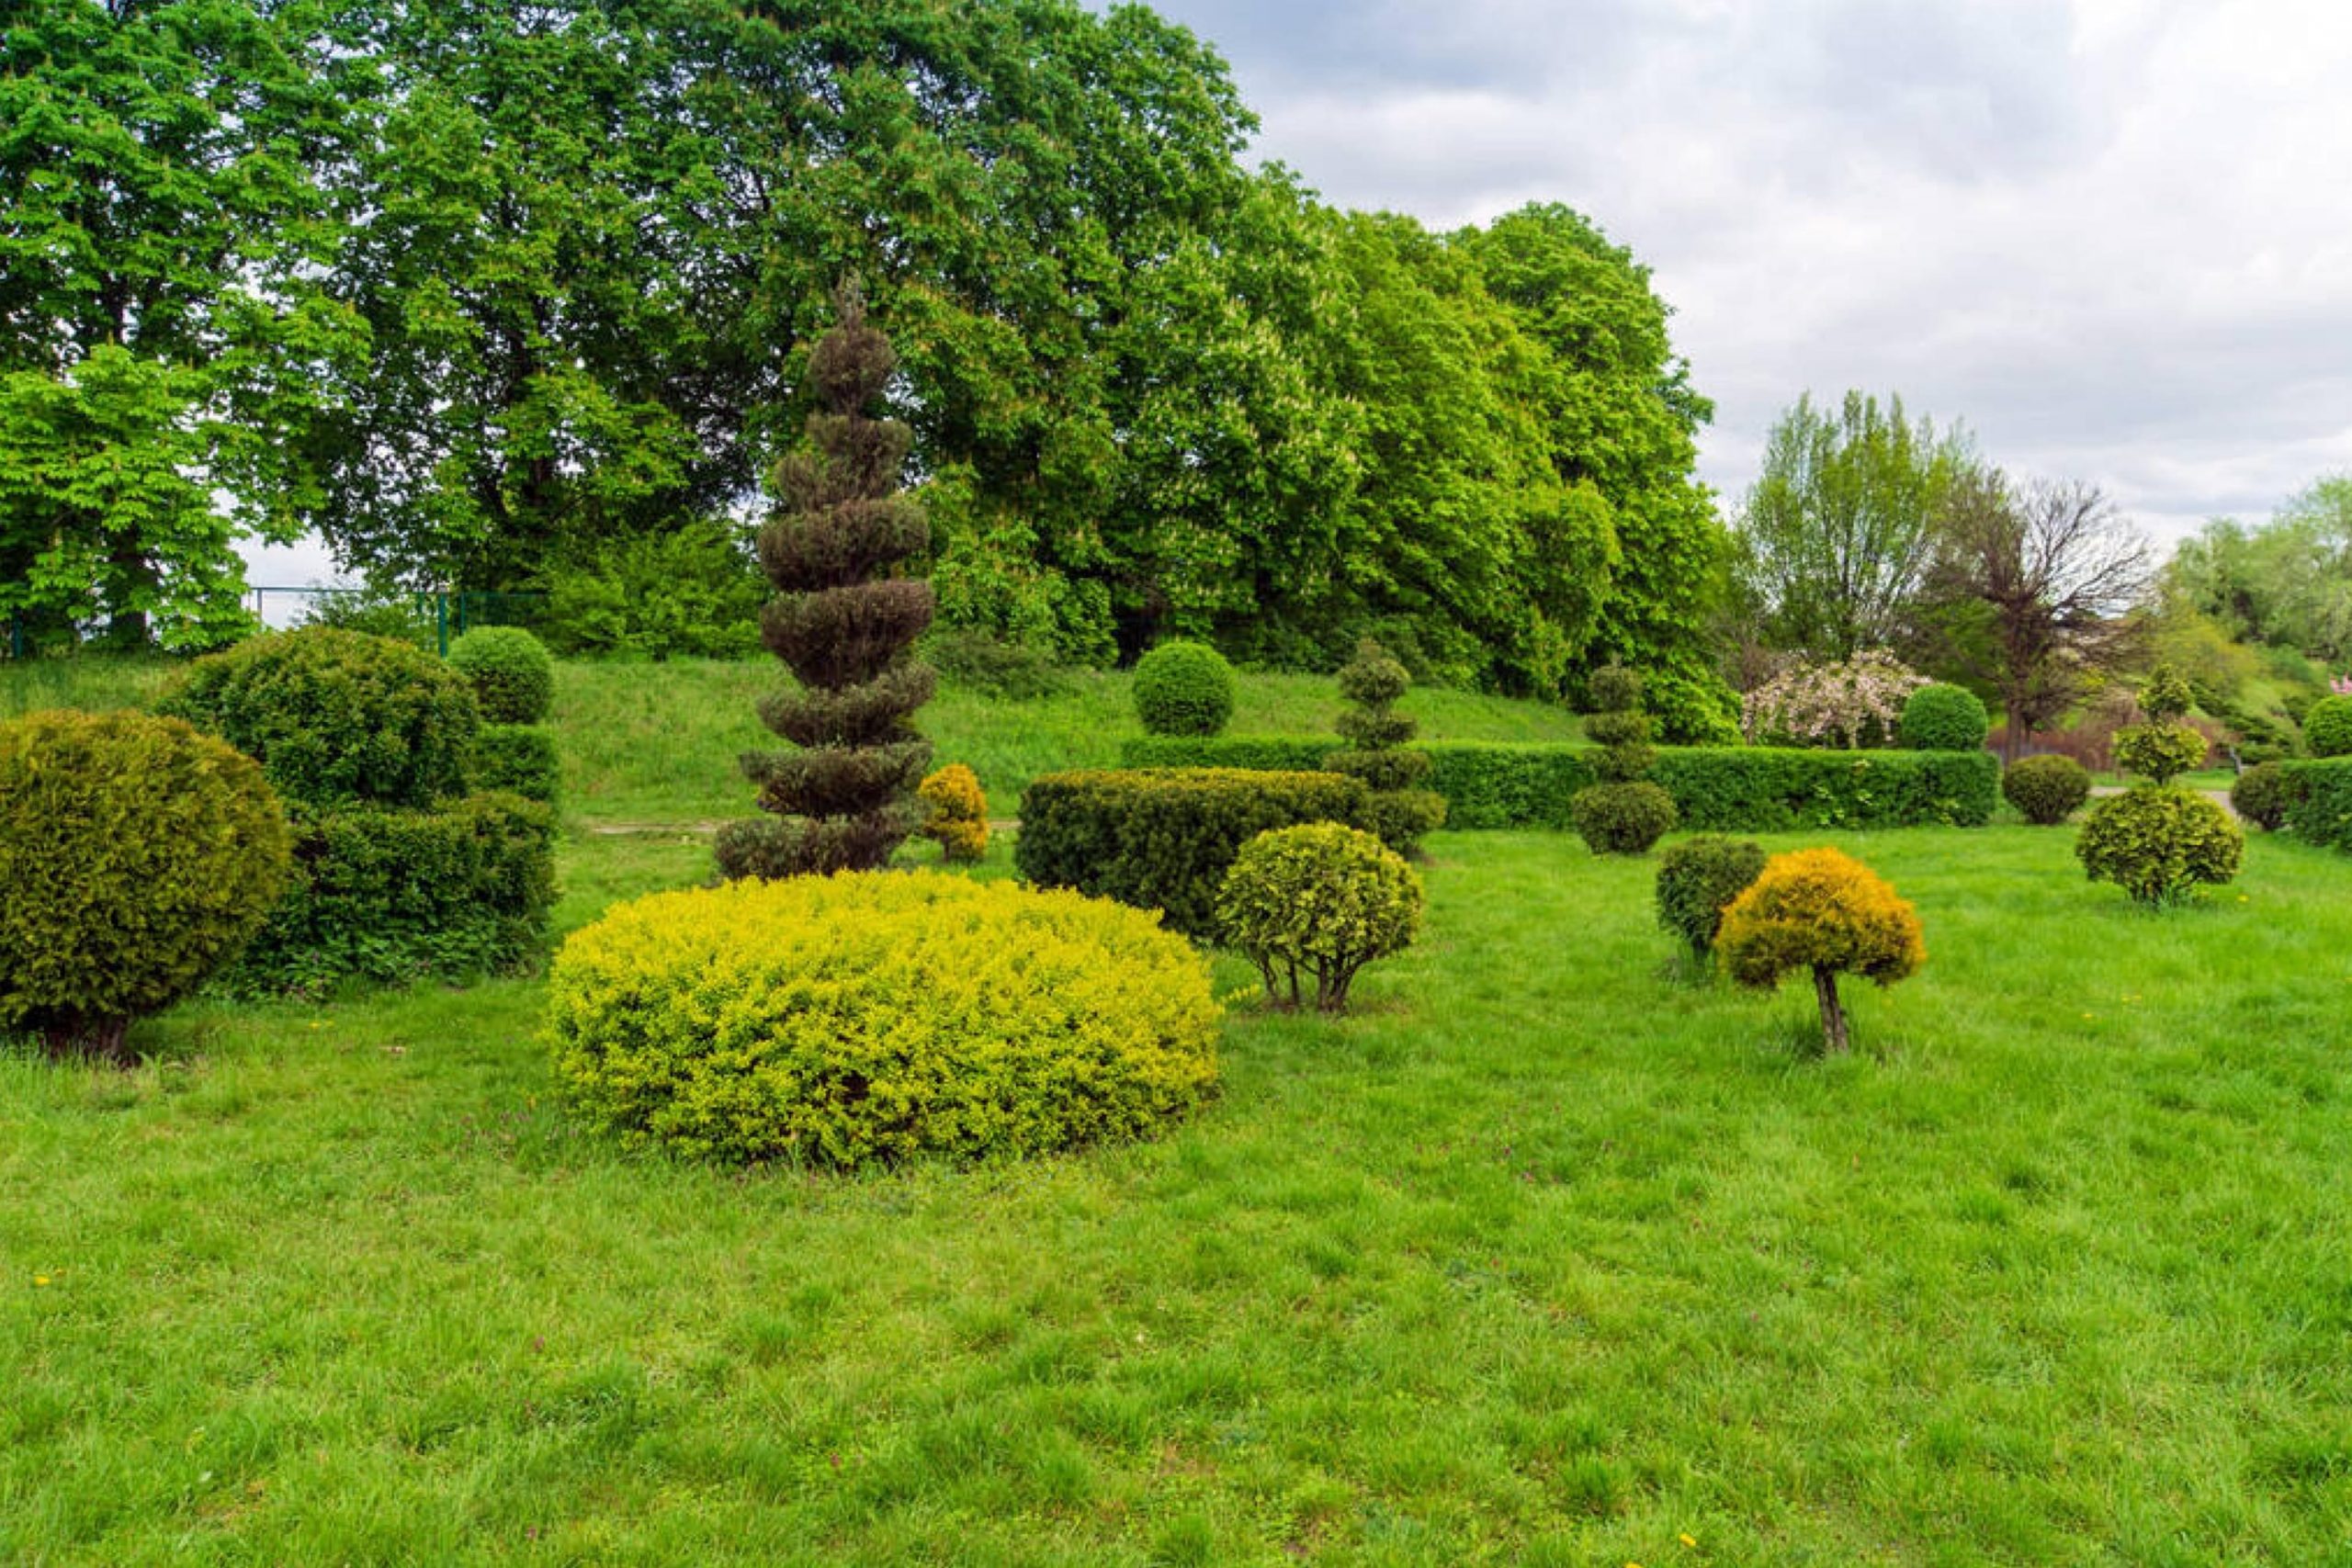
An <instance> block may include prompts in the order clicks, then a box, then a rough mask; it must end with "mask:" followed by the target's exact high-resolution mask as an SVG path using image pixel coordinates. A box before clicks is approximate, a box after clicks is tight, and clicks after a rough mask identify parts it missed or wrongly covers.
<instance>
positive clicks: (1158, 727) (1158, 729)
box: [1133, 642, 1234, 735]
mask: <svg viewBox="0 0 2352 1568" xmlns="http://www.w3.org/2000/svg"><path fill="white" fill-rule="evenodd" d="M1233 687H1234V682H1233V666H1232V665H1230V664H1227V662H1226V661H1225V655H1224V654H1222V653H1219V652H1218V651H1217V650H1216V649H1214V648H1211V647H1209V646H1208V644H1206V643H1203V642H1163V643H1161V644H1160V645H1159V647H1158V648H1155V649H1152V650H1151V651H1150V652H1149V653H1147V654H1145V655H1144V656H1143V658H1141V659H1140V660H1136V673H1135V682H1134V686H1133V690H1134V693H1135V702H1136V717H1137V718H1139V719H1141V720H1142V721H1143V727H1144V728H1145V729H1146V730H1147V731H1148V732H1149V733H1150V734H1153V735H1215V734H1216V733H1217V732H1218V731H1220V730H1222V729H1223V728H1225V726H1226V721H1227V720H1228V719H1230V718H1231V717H1232V716H1233Z"/></svg>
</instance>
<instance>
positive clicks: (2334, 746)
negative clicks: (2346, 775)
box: [2303, 697, 2352, 757]
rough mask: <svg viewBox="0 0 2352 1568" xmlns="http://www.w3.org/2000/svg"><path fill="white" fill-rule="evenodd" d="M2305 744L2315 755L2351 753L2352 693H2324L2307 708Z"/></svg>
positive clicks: (2345, 754) (2304, 732) (2304, 731)
mask: <svg viewBox="0 0 2352 1568" xmlns="http://www.w3.org/2000/svg"><path fill="white" fill-rule="evenodd" d="M2303 746H2304V748H2305V749H2306V750H2309V751H2310V752H2311V754H2312V756H2314V757H2352V697H2322V698H2321V699H2320V700H2319V701H2317V702H2315V703H2313V704H2312V705H2311V706H2310V707H2309V708H2307V709H2305V710H2304V712H2303Z"/></svg>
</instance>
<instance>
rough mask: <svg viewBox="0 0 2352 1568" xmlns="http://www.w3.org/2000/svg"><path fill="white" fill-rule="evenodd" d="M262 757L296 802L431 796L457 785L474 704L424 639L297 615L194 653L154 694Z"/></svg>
mask: <svg viewBox="0 0 2352 1568" xmlns="http://www.w3.org/2000/svg"><path fill="white" fill-rule="evenodd" d="M160 707H161V709H162V711H164V712H165V713H168V714H171V715H174V716H177V717H180V718H185V719H187V721H188V722H189V723H191V724H194V725H195V726H196V727H197V728H199V729H204V730H209V731H210V732H211V733H213V734H215V735H218V736H220V738H221V739H224V740H226V741H228V742H229V744H231V745H232V746H234V747H235V748H236V749H237V750H240V751H243V753H245V755H247V756H249V757H251V758H253V759H254V760H255V761H258V762H260V763H261V766H262V772H263V773H266V774H267V775H268V777H269V782H270V784H272V785H274V786H275V787H276V788H277V793H278V794H279V795H283V796H285V797H286V798H287V799H288V800H289V801H294V802H299V803H300V804H302V805H306V806H321V807H326V806H343V805H349V804H352V803H355V802H367V803H369V804H373V805H378V806H431V805H433V804H434V803H435V802H436V801H439V800H442V799H444V798H446V797H447V796H449V795H458V794H461V793H462V792H463V791H464V789H465V786H466V773H467V769H468V767H469V765H470V763H471V762H472V760H473V750H474V738H475V734H476V732H477V731H478V730H479V729H480V728H481V707H480V705H478V704H476V703H475V701H474V694H473V688H472V687H471V686H470V685H469V684H468V682H467V681H466V678H465V677H464V676H463V675H460V674H459V673H458V671H455V670H453V669H451V668H450V667H449V666H448V664H447V662H445V661H444V660H439V659H436V658H435V657H434V656H433V655H432V654H430V653H427V652H425V651H424V649H419V648H412V647H410V646H409V645H408V644H406V643H403V642H395V641H393V640H391V639H390V638H389V637H369V636H368V635H367V634H366V633H364V632H346V631H339V630H336V629H335V628H334V627H332V626H303V627H300V628H299V629H297V630H294V631H290V632H278V633H273V634H271V635H269V636H266V637H254V639H252V640H251V641H249V642H245V643H242V644H240V645H238V646H237V647H235V648H233V649H230V650H229V651H228V652H226V653H216V654H213V655H212V656H210V657H209V658H206V659H199V660H197V661H196V662H195V663H194V664H193V665H191V666H189V668H188V671H187V678H186V679H185V680H184V681H182V682H181V683H180V685H179V687H178V689H177V690H176V691H175V692H174V693H173V694H171V695H170V696H168V697H166V698H165V699H164V702H163V703H162V704H161V705H160Z"/></svg>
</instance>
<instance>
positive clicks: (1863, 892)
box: [1715, 849, 1928, 1052]
mask: <svg viewBox="0 0 2352 1568" xmlns="http://www.w3.org/2000/svg"><path fill="white" fill-rule="evenodd" d="M1715 951H1716V952H1717V953H1720V954H1722V955H1723V960H1724V967H1725V968H1726V969H1728V970H1729V971H1730V972H1731V977H1732V978H1733V979H1735V980H1736V981H1738V982H1739V983H1740V984H1741V985H1743V986H1752V987H1758V988H1759V989H1763V990H1770V989H1772V988H1773V987H1777V986H1778V985H1779V984H1780V983H1781V976H1783V975H1786V974H1788V973H1789V972H1790V971H1792V970H1798V969H1803V970H1809V971H1811V973H1812V975H1813V983H1814V994H1815V997H1816V998H1818V1000H1819V1002H1820V1004H1821V1030H1822V1038H1823V1041H1824V1042H1825V1043H1826V1046H1827V1048H1828V1049H1829V1050H1830V1051H1832V1052H1839V1051H1843V1050H1845V1049H1846V1044H1847V1029H1846V1011H1845V1007H1844V1004H1843V1003H1842V1002H1841V1001H1840V1000H1839V998H1838V976H1840V975H1860V976H1862V977H1863V978H1865V979H1868V980H1871V981H1875V982H1876V983H1877V984H1879V985H1881V986H1891V985H1893V984H1894V982H1895V981H1897V980H1900V979H1902V978H1903V977H1904V976H1907V975H1909V974H1911V973H1913V972H1914V971H1916V970H1917V968H1918V967H1919V965H1920V964H1924V963H1925V962H1927V957H1928V950H1927V946H1926V944H1925V942H1923V941H1922V940H1921V935H1920V930H1919V916H1918V912H1917V910H1915V909H1913V908H1912V907H1911V906H1910V905H1909V904H1908V903H1906V902H1905V901H1904V900H1903V899H1902V898H1899V897H1896V896H1895V892H1894V888H1893V887H1891V886H1888V885H1887V883H1886V880H1885V879H1884V878H1883V877H1882V876H1880V875H1879V874H1878V873H1876V872H1874V871H1872V870H1871V868H1870V867H1868V866H1866V865H1864V864H1863V863H1861V862H1860V861H1858V860H1856V859H1854V858H1853V857H1852V856H1850V855H1849V854H1846V853H1844V852H1841V851H1838V850H1830V849H1820V850H1799V851H1797V852H1794V853H1792V854H1785V855H1774V856H1773V857H1772V858H1771V860H1770V861H1769V862H1767V863H1766V864H1765V867H1764V874H1762V875H1761V876H1758V878H1757V879H1756V881H1755V883H1754V884H1753V885H1752V886H1749V888H1748V889H1747V892H1745V893H1742V894H1741V895H1740V896H1739V897H1737V898H1735V899H1733V900H1732V905H1731V908H1728V909H1726V910H1724V924H1723V930H1722V931H1721V932H1720V933H1719V934H1718V935H1717V936H1716V938H1715Z"/></svg>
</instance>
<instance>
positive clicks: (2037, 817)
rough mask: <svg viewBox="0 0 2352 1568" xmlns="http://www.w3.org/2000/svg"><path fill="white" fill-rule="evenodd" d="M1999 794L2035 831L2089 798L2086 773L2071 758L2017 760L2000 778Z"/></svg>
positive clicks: (2058, 820)
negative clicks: (2015, 808)
mask: <svg viewBox="0 0 2352 1568" xmlns="http://www.w3.org/2000/svg"><path fill="white" fill-rule="evenodd" d="M2001 795H2002V796H2003V798H2005V799H2006V800H2007V801H2008V803H2009V804H2010V805H2011V806H2014V807H2017V808H2018V813H2019V814H2020V815H2021V816H2023V817H2024V818H2025V819H2026V820H2027V821H2029V822H2030V823H2032V824H2033V825H2034V826H2035V827H2037V828H2054V827H2056V826H2057V825H2058V824H2059V823H2061V822H2064V820H2066V818H2069V817H2072V816H2073V815H2074V814H2075V812H2077V811H2079V810H2081V809H2082V807H2083V802H2085V801H2086V800H2088V799H2089V798H2090V797H2091V775H2090V770H2089V769H2087V768H2086V767H2084V766H2083V765H2082V764H2081V763H2080V762H2077V761H2075V759H2073V758H2072V757H2060V756H2055V755H2052V756H2047V757H2020V758H2018V760H2017V761H2014V762H2012V763H2010V764H2009V767H2008V771H2007V772H2006V773H2003V774H2002V775H2001Z"/></svg>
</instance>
